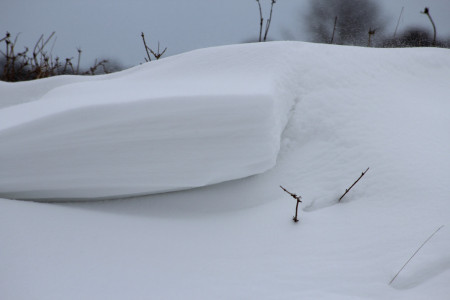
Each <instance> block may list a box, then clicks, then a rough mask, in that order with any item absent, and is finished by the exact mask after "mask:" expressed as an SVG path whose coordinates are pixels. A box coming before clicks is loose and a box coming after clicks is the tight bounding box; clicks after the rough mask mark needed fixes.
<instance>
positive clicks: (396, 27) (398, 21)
mask: <svg viewBox="0 0 450 300" xmlns="http://www.w3.org/2000/svg"><path fill="white" fill-rule="evenodd" d="M404 9H405V7H404V6H402V10H401V11H400V15H399V16H398V20H397V26H395V31H394V39H395V36H396V35H397V29H398V25H399V24H400V19H401V18H402V15H403V10H404Z"/></svg>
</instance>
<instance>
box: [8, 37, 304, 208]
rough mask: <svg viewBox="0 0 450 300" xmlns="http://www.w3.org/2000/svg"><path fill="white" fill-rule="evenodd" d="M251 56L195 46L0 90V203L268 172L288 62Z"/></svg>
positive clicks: (176, 186)
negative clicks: (96, 73) (113, 68)
mask: <svg viewBox="0 0 450 300" xmlns="http://www.w3.org/2000/svg"><path fill="white" fill-rule="evenodd" d="M254 49H255V46H253V47H247V49H242V48H239V47H226V48H219V49H214V50H200V51H196V52H192V53H189V54H186V55H180V56H176V57H171V58H168V59H165V60H162V61H157V62H154V63H152V64H145V65H142V66H138V67H135V68H133V69H130V70H127V71H124V72H121V73H116V74H112V75H106V76H101V77H81V78H82V79H80V77H74V76H67V77H55V78H49V79H45V80H42V82H36V81H33V82H25V83H19V84H16V83H14V84H11V83H9V84H7V83H2V84H1V85H0V90H1V91H2V94H4V95H5V96H4V97H2V99H3V98H5V103H6V104H3V105H4V106H7V105H8V106H7V107H4V108H3V109H1V110H0V120H1V123H0V140H1V141H2V147H1V148H0V157H7V158H8V159H6V160H4V161H2V166H3V167H2V168H1V170H0V178H2V180H1V181H0V195H2V196H4V197H11V198H19V199H38V198H43V199H50V198H56V199H58V200H61V199H64V198H69V199H74V198H75V199H77V198H100V197H103V198H106V197H119V196H130V195H139V194H151V193H155V192H165V191H173V190H180V189H186V188H192V187H198V186H204V185H208V184H213V183H218V182H222V181H226V180H232V179H237V178H242V177H247V176H250V175H254V174H257V173H261V172H264V171H266V170H268V169H270V168H272V167H273V166H274V165H275V160H276V157H277V154H278V150H279V148H280V135H281V132H282V130H283V129H284V127H285V125H286V122H287V119H288V113H289V109H290V108H291V107H292V105H293V103H294V99H295V94H294V93H292V89H293V86H292V84H291V83H290V82H287V81H286V80H285V78H286V76H289V75H290V72H291V71H292V70H291V69H292V67H290V65H291V64H292V63H293V62H294V61H291V60H290V59H288V58H287V57H285V55H278V56H275V55H274V54H275V53H274V51H276V48H274V47H269V48H266V49H262V50H261V51H257V52H255V51H254ZM272 55H273V56H274V57H275V59H273V60H272V61H270V62H267V61H266V57H270V56H272ZM80 81H81V82H80ZM35 90H36V95H34V96H33V94H32V93H33V91H35ZM26 91H28V92H26ZM287 92H290V93H287ZM11 99H13V100H11ZM12 102H14V103H20V105H12Z"/></svg>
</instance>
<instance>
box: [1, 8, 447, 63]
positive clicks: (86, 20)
mask: <svg viewBox="0 0 450 300" xmlns="http://www.w3.org/2000/svg"><path fill="white" fill-rule="evenodd" d="M308 2H309V1H308V0H278V1H277V3H276V4H275V7H274V14H273V22H272V27H271V29H270V32H269V38H271V39H275V40H284V39H287V38H288V37H289V36H291V37H295V39H297V40H305V41H307V40H308V35H307V33H306V32H305V29H304V26H303V25H302V23H301V15H302V14H304V13H305V12H306V8H307V4H308ZM378 2H379V3H380V5H381V7H382V8H383V11H384V13H385V15H386V17H387V20H388V23H387V26H386V28H387V30H388V31H389V29H391V30H392V32H394V29H395V24H396V22H397V18H398V16H399V13H400V10H401V8H402V6H404V7H405V8H404V13H403V17H402V21H401V23H400V27H399V31H401V30H403V29H406V28H407V27H410V26H414V25H418V26H422V27H425V28H430V30H431V25H430V23H429V20H428V19H427V17H426V16H425V15H422V14H420V11H423V9H424V7H425V6H428V7H429V8H430V13H431V15H432V17H433V19H434V21H435V23H436V27H437V32H438V38H448V37H449V36H450V0H379V1H378ZM0 3H2V4H1V9H0V33H1V34H2V35H3V34H4V33H5V32H6V31H9V32H11V33H12V34H13V35H15V34H17V33H19V32H20V33H21V35H20V40H19V41H20V43H19V50H20V49H22V47H23V46H24V45H28V46H33V45H34V43H35V42H36V40H37V39H38V38H39V36H40V35H41V34H42V33H44V34H45V35H47V36H48V35H49V34H50V33H51V32H52V31H56V36H57V41H56V43H55V46H54V48H53V52H52V53H53V55H58V56H60V57H63V58H65V57H76V55H77V51H76V48H77V47H81V48H82V50H83V54H82V61H83V64H84V65H89V64H92V62H93V61H94V59H95V58H112V59H114V60H117V61H119V62H121V63H122V64H123V65H124V66H133V65H137V64H139V63H141V62H144V57H145V52H144V48H143V46H142V41H141V37H140V33H141V31H143V32H144V33H145V34H146V37H147V39H148V41H147V42H148V43H149V44H150V46H151V47H152V48H156V46H157V42H158V40H159V41H160V42H161V46H163V47H164V46H167V47H168V50H167V55H174V54H178V53H182V52H186V51H189V50H193V49H197V48H203V47H210V46H217V45H225V44H235V43H241V42H243V41H247V40H251V39H256V38H257V36H258V30H259V25H258V21H259V12H258V7H257V4H256V1H255V0H186V1H184V0H126V1H125V0H116V1H114V0H76V1H75V0H0ZM261 4H262V6H263V10H264V14H265V15H268V13H269V7H270V0H261ZM287 32H289V33H290V34H289V35H288V34H287Z"/></svg>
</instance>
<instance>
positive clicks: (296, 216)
mask: <svg viewBox="0 0 450 300" xmlns="http://www.w3.org/2000/svg"><path fill="white" fill-rule="evenodd" d="M280 188H281V189H282V190H283V191H285V192H286V193H288V194H289V195H291V197H292V198H294V199H295V200H297V205H296V206H295V216H294V218H293V220H294V222H298V204H299V203H300V202H302V200H301V199H302V196H297V194H294V193H291V192H289V191H288V190H286V189H285V188H284V187H283V186H281V185H280Z"/></svg>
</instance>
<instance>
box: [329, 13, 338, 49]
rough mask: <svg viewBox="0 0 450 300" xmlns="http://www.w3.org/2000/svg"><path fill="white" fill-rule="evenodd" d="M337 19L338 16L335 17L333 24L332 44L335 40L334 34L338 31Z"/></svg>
mask: <svg viewBox="0 0 450 300" xmlns="http://www.w3.org/2000/svg"><path fill="white" fill-rule="evenodd" d="M337 19H338V17H337V16H336V17H334V26H333V34H332V35H331V40H330V44H333V41H334V34H335V32H336V24H337Z"/></svg>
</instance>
